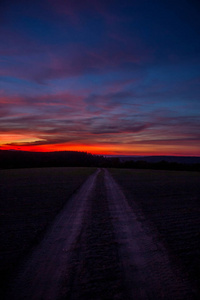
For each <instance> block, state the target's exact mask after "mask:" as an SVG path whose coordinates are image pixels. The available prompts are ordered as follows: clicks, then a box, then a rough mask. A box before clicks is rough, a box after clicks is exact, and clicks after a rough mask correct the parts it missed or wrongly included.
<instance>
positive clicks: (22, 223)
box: [0, 168, 95, 288]
mask: <svg viewBox="0 0 200 300" xmlns="http://www.w3.org/2000/svg"><path fill="white" fill-rule="evenodd" d="M94 171H95V169H94V168H46V169H18V170H17V169H16V170H0V226H1V230H0V270H1V271H0V276H1V282H0V288H3V287H4V286H6V284H7V282H8V279H9V277H10V276H11V275H12V273H13V272H14V270H15V268H16V267H17V265H18V263H19V262H20V261H21V260H22V259H23V258H24V256H26V254H27V253H28V252H29V251H30V250H31V248H32V247H33V246H34V245H35V244H37V242H38V241H39V240H40V239H41V238H42V236H43V234H44V232H45V229H46V228H47V226H48V225H49V224H50V223H51V222H52V220H53V219H54V218H55V216H56V214H57V213H58V212H59V210H61V208H62V207H63V205H64V204H65V203H66V201H67V200H68V198H69V197H70V196H71V195H72V194H73V193H74V192H75V191H76V190H77V189H78V188H79V187H80V186H81V185H82V183H83V182H84V181H85V180H86V178H87V177H88V176H89V175H90V174H92V173H93V172H94Z"/></svg>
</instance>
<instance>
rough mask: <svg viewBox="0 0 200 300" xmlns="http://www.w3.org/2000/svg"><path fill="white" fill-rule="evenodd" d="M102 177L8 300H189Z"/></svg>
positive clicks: (57, 227)
mask: <svg viewBox="0 0 200 300" xmlns="http://www.w3.org/2000/svg"><path fill="white" fill-rule="evenodd" d="M137 213H138V208H137V206H135V209H134V211H133V209H131V208H130V206H129V205H128V203H127V201H126V198H125V196H124V194H123V192H122V191H121V190H120V187H119V186H118V185H117V183H116V182H115V181H114V179H113V178H112V177H111V175H110V174H109V172H108V171H107V170H103V171H101V172H100V170H98V171H97V172H96V173H95V174H93V175H92V176H90V177H89V178H88V180H87V181H86V182H85V184H84V185H83V186H82V187H81V189H80V190H79V191H78V192H77V193H76V194H75V195H74V196H73V197H72V198H71V199H70V200H69V201H68V203H67V204H66V206H65V208H64V209H63V211H62V212H61V213H60V214H59V215H58V216H57V218H56V220H55V222H54V224H53V225H52V227H51V228H50V230H49V232H48V233H47V235H46V237H45V239H44V240H43V241H42V242H41V243H40V245H38V247H37V248H36V249H35V251H34V252H33V253H32V254H31V256H30V257H29V259H28V260H27V261H26V262H25V263H24V266H22V268H21V271H20V272H19V275H18V277H17V278H16V280H15V282H14V283H13V285H12V287H11V289H10V292H9V293H8V295H7V299H13V300H15V299H16V300H18V299H20V300H21V299H29V300H36V299H37V300H42V299H43V300H47V299H48V300H53V299H77V300H78V299H83V300H84V299H90V300H95V299H141V300H142V299H154V300H156V299H166V300H167V299H176V300H177V299H187V300H189V299H194V297H193V296H192V292H191V288H190V286H189V283H188V282H187V280H186V279H185V278H184V276H183V275H182V274H180V272H179V270H178V268H174V267H172V266H171V265H170V261H169V259H168V254H167V250H166V249H165V248H164V246H163V245H162V244H161V243H160V242H159V241H158V239H157V237H156V233H153V232H152V231H150V230H149V228H148V227H147V225H146V222H145V221H143V222H142V223H141V222H140V221H139V220H138V217H137Z"/></svg>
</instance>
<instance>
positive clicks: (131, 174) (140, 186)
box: [109, 169, 200, 289]
mask: <svg viewBox="0 0 200 300" xmlns="http://www.w3.org/2000/svg"><path fill="white" fill-rule="evenodd" d="M109 171H110V173H111V174H112V175H113V177H114V178H115V180H116V181H117V182H118V183H119V185H120V186H121V188H122V190H123V191H124V193H125V195H126V198H127V200H128V202H129V205H130V206H131V205H132V203H133V200H134V202H135V203H137V205H138V206H139V208H140V209H141V219H143V218H144V217H145V219H146V220H147V221H149V225H150V226H149V228H152V230H154V228H156V230H157V231H158V235H159V238H160V239H161V240H162V242H163V243H164V244H165V246H166V248H167V249H168V251H169V252H170V258H171V261H172V263H173V262H176V264H177V263H178V264H179V265H180V268H182V270H183V271H184V272H185V273H186V274H187V275H188V277H189V278H190V280H191V281H192V282H193V284H194V288H195V289H199V287H200V174H199V173H196V172H179V171H151V170H121V169H110V170H109ZM150 230H151V229H150Z"/></svg>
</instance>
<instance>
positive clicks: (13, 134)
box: [0, 0, 200, 156]
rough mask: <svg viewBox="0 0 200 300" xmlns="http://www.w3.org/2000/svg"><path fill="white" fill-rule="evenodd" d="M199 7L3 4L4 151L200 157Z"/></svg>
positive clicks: (96, 1)
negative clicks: (68, 151)
mask: <svg viewBox="0 0 200 300" xmlns="http://www.w3.org/2000/svg"><path fill="white" fill-rule="evenodd" d="M199 15H200V3H199V1H198V0H188V1H187V0H181V1H177V0H174V1H170V0H162V1H160V0H137V1H136V0H135V1H134V0H106V1H105V0H90V1H89V0H68V1H67V0H57V1H54V0H40V1H38V0H29V1H27V0H9V1H7V0H5V1H4V0H1V1H0V149H2V150H25V151H63V150H66V151H67V150H70V151H72V150H73V151H86V152H89V153H93V154H105V155H177V156H178V155H180V156H200V130H199V128H200V97H199V96H200V39H199V36H200V22H199Z"/></svg>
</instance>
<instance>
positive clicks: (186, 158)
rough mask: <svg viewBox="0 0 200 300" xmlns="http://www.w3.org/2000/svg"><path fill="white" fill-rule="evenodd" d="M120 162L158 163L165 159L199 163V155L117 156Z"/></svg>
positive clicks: (184, 162)
mask: <svg viewBox="0 0 200 300" xmlns="http://www.w3.org/2000/svg"><path fill="white" fill-rule="evenodd" d="M118 157H119V159H120V162H126V161H142V160H143V161H146V162H149V163H158V162H161V161H166V162H169V163H179V164H199V163H200V157H198V156H118Z"/></svg>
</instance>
